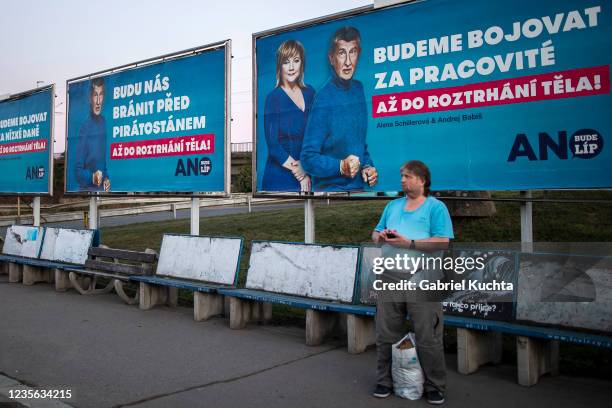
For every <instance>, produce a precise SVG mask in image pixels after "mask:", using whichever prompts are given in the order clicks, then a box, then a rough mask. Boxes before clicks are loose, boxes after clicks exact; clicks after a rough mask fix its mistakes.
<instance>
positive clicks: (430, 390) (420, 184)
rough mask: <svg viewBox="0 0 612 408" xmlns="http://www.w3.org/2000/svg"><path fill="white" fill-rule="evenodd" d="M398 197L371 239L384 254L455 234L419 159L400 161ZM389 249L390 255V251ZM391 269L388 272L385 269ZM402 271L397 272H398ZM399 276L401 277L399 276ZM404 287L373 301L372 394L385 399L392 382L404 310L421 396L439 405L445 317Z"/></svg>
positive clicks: (431, 248)
mask: <svg viewBox="0 0 612 408" xmlns="http://www.w3.org/2000/svg"><path fill="white" fill-rule="evenodd" d="M400 173H401V177H402V190H403V191H404V193H405V194H406V196H405V197H403V198H398V199H396V200H393V201H391V202H390V203H389V204H387V206H386V207H385V210H384V211H383V214H382V216H381V218H380V221H379V223H378V225H376V228H375V229H374V231H373V232H372V240H373V241H374V242H375V243H380V244H383V248H382V250H383V256H385V257H387V258H392V257H393V255H394V254H395V253H397V252H404V253H406V254H409V255H410V256H412V257H420V256H421V255H422V254H423V253H424V252H425V253H426V252H429V253H435V251H437V250H440V249H446V248H448V245H449V242H450V239H452V238H454V234H453V224H452V221H451V218H450V215H449V213H448V209H447V208H446V206H445V205H444V203H443V202H441V201H439V200H437V199H436V198H434V197H432V196H430V195H429V188H430V186H431V174H430V172H429V169H428V168H427V166H426V165H425V164H424V163H423V162H421V161H418V160H412V161H409V162H407V163H405V164H404V165H403V166H402V167H401V170H400ZM392 254H393V255H392ZM387 272H390V274H387ZM384 273H385V274H386V275H387V277H386V278H387V279H397V278H396V276H394V275H393V273H397V271H394V270H388V271H385V272H384ZM400 274H401V272H400ZM400 279H401V278H400ZM408 292H410V291H406V292H397V293H392V294H389V293H384V292H380V293H378V296H377V300H376V352H377V367H378V368H377V385H376V389H375V390H374V396H375V397H378V398H385V397H387V396H389V395H390V394H391V390H392V387H393V382H392V377H391V356H392V353H391V347H392V345H393V344H394V343H396V342H398V341H399V340H401V339H402V337H403V336H404V335H405V320H406V315H408V316H410V320H411V321H412V326H413V329H414V332H415V336H416V349H417V354H418V357H419V362H420V363H421V367H422V369H423V373H424V375H425V386H424V389H425V398H426V399H427V402H429V403H430V404H442V403H444V398H445V395H444V393H445V389H446V367H445V361H444V344H443V333H444V316H443V314H442V304H441V303H440V302H434V301H431V299H426V300H425V301H417V300H416V299H415V297H414V294H412V293H408Z"/></svg>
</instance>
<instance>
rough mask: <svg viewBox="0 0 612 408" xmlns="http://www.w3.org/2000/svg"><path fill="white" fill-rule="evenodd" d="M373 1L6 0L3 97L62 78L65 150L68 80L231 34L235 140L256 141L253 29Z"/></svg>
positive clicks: (59, 117) (60, 128)
mask: <svg viewBox="0 0 612 408" xmlns="http://www.w3.org/2000/svg"><path fill="white" fill-rule="evenodd" d="M371 3H372V0H307V1H281V0H263V1H247V0H225V1H202V0H173V1H167V0H146V1H144V0H105V1H103V2H102V1H86V0H80V1H78V0H54V1H43V0H38V1H35V0H3V1H2V2H0V7H1V11H0V55H2V58H1V60H0V61H1V62H0V95H2V94H7V93H10V94H14V93H19V92H23V91H26V90H29V89H32V88H35V87H36V86H37V81H42V82H43V84H44V85H48V84H52V83H55V84H56V93H57V98H56V103H55V105H56V107H55V131H54V136H55V140H56V142H55V146H54V150H55V152H56V153H59V152H63V151H64V148H65V146H64V140H65V114H66V109H65V103H64V101H65V96H66V95H65V94H66V80H67V79H70V78H74V77H79V76H82V75H87V74H91V73H93V72H96V71H101V70H105V69H108V68H113V67H116V66H119V65H124V64H129V63H132V62H136V61H139V60H143V59H148V58H152V57H155V56H159V55H163V54H168V53H172V52H175V51H180V50H184V49H188V48H192V47H197V46H200V45H205V44H210V43H214V42H217V41H221V40H225V39H227V38H229V39H231V40H232V54H233V56H234V58H233V62H232V64H233V65H232V107H231V109H232V118H233V119H234V121H233V122H232V136H231V137H232V142H234V143H238V142H250V141H251V140H252V126H251V124H252V113H251V111H252V107H251V106H252V105H251V99H252V95H251V81H252V77H251V64H252V61H251V35H252V34H253V33H256V32H259V31H264V30H268V29H272V28H276V27H280V26H284V25H287V24H291V23H295V22H299V21H303V20H308V19H312V18H316V17H321V16H324V15H328V14H332V13H337V12H341V11H345V10H349V9H353V8H356V7H361V6H364V5H368V4H371Z"/></svg>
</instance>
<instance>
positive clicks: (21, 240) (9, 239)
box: [2, 225, 43, 258]
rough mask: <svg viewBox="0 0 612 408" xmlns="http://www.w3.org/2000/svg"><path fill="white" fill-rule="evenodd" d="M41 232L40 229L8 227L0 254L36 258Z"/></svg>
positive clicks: (20, 226)
mask: <svg viewBox="0 0 612 408" xmlns="http://www.w3.org/2000/svg"><path fill="white" fill-rule="evenodd" d="M42 231H43V229H42V228H41V227H27V226H23V225H12V226H10V227H8V228H7V229H6V237H5V239H4V247H3V248H2V253H4V254H6V255H17V256H25V257H28V258H37V257H38V252H39V251H40V245H41V243H42V236H43V233H42Z"/></svg>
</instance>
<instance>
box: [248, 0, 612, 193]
mask: <svg viewBox="0 0 612 408" xmlns="http://www.w3.org/2000/svg"><path fill="white" fill-rule="evenodd" d="M253 47H254V68H255V71H256V77H255V79H254V81H255V83H254V87H255V91H254V93H255V107H254V109H255V112H256V119H255V123H254V143H255V146H256V157H254V164H253V165H254V170H255V171H256V186H255V187H256V190H257V191H258V192H288V191H293V192H299V191H308V190H309V189H310V191H315V192H317V191H319V192H321V191H322V192H339V191H364V192H382V191H397V190H398V189H399V187H400V177H399V168H400V166H401V165H402V164H403V163H404V162H406V161H408V160H421V161H423V162H425V163H426V164H427V165H428V166H429V167H430V169H431V171H432V189H434V190H526V189H558V188H604V187H612V149H611V148H610V147H609V146H607V145H608V144H610V143H611V142H610V141H606V139H608V138H610V137H612V119H611V117H610V115H609V112H610V110H611V108H612V98H611V96H610V61H611V60H612V56H611V55H610V53H609V50H610V49H612V8H611V7H610V5H609V4H608V3H607V2H605V1H602V0H588V1H586V0H568V1H564V2H559V1H555V0H542V1H530V0H519V1H516V2H514V3H513V4H512V7H508V6H507V5H506V4H502V3H497V2H490V1H485V0H469V1H455V0H428V1H421V2H413V3H406V4H401V5H398V6H392V7H386V8H382V9H378V10H374V9H372V8H367V9H358V10H354V11H349V12H347V13H343V14H341V15H336V16H332V17H328V18H322V19H319V20H316V21H309V22H305V23H303V24H302V23H300V24H296V25H293V26H288V27H286V28H280V29H277V30H270V31H267V32H263V33H259V34H255V35H254V37H253Z"/></svg>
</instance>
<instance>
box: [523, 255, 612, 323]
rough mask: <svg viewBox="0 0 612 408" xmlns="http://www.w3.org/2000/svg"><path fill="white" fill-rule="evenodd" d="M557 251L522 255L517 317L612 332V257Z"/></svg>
mask: <svg viewBox="0 0 612 408" xmlns="http://www.w3.org/2000/svg"><path fill="white" fill-rule="evenodd" d="M556 252H557V253H534V254H528V253H522V254H521V259H520V272H519V280H518V281H519V285H518V290H517V305H516V319H517V320H520V321H525V322H530V323H536V324H546V325H554V326H560V327H563V328H569V329H574V330H575V329H583V330H596V331H599V332H606V333H612V257H610V256H609V255H600V256H587V255H582V254H572V253H570V252H565V253H564V251H556ZM606 253H607V254H609V253H610V252H609V248H608V251H607V252H606Z"/></svg>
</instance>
